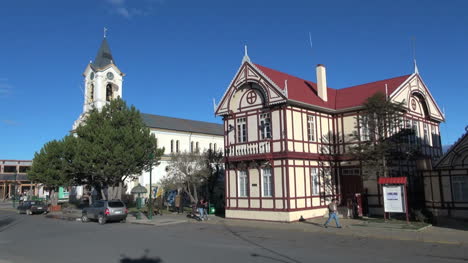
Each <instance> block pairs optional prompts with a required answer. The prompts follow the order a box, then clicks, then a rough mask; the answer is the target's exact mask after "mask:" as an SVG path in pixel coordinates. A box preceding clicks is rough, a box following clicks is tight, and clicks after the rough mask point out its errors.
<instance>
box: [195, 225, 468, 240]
mask: <svg viewBox="0 0 468 263" xmlns="http://www.w3.org/2000/svg"><path fill="white" fill-rule="evenodd" d="M192 223H201V222H196V221H194V222H192ZM203 223H208V224H214V225H225V226H226V227H229V226H240V227H249V228H258V227H256V226H252V225H250V226H249V225H244V224H238V222H235V221H229V220H212V221H210V220H208V221H204V222H203ZM430 227H432V225H428V226H425V227H423V228H421V229H418V230H409V229H398V230H396V229H386V230H387V231H388V230H390V231H392V230H393V231H405V232H407V233H408V232H413V233H420V232H422V231H423V230H426V229H428V228H430ZM262 228H263V229H276V230H278V229H280V230H284V231H298V232H306V233H320V234H334V235H337V236H353V237H360V238H374V239H380V240H396V241H413V242H424V243H432V244H443V245H456V246H468V242H460V241H450V240H433V239H427V238H421V237H415V238H408V237H392V236H387V235H375V234H362V233H359V232H358V231H356V229H353V227H349V226H346V227H344V229H349V230H350V231H353V232H351V233H350V232H341V230H336V229H334V228H329V229H327V230H325V229H321V228H316V229H311V228H307V227H303V228H289V229H285V228H278V227H277V226H274V225H271V226H270V225H266V224H263V225H262Z"/></svg>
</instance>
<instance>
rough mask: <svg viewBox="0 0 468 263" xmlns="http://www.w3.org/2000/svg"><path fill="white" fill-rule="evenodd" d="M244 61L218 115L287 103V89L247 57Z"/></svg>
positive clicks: (221, 103)
mask: <svg viewBox="0 0 468 263" xmlns="http://www.w3.org/2000/svg"><path fill="white" fill-rule="evenodd" d="M242 61H243V63H242V65H241V66H240V68H239V70H238V71H237V73H236V75H235V76H234V78H233V79H232V81H231V83H230V84H229V86H228V88H227V90H226V92H225V93H224V95H223V97H222V98H221V102H220V103H219V105H218V106H217V108H216V110H215V114H216V115H227V114H230V113H233V112H239V111H243V110H251V109H256V108H263V107H267V106H271V105H274V104H278V103H283V102H286V100H287V87H284V88H283V89H281V88H280V87H278V86H277V85H276V84H275V83H274V82H273V81H271V80H270V79H269V78H268V77H267V76H266V75H265V74H264V73H263V72H262V71H261V70H260V69H259V68H258V67H256V66H255V64H253V63H252V62H251V61H250V58H248V56H247V55H245V56H244V59H243V60H242ZM286 85H287V84H286Z"/></svg>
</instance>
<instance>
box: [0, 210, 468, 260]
mask: <svg viewBox="0 0 468 263" xmlns="http://www.w3.org/2000/svg"><path fill="white" fill-rule="evenodd" d="M334 232H335V231H334ZM467 234H468V233H467ZM467 251H468V247H463V246H455V245H441V244H431V243H423V242H416V241H395V240H381V239H379V240H377V239H370V238H357V237H353V236H345V235H339V234H333V233H330V234H320V233H310V232H299V231H286V230H275V229H255V228H249V227H233V226H226V225H222V224H219V225H214V224H206V223H203V222H199V223H198V222H197V223H183V224H176V225H168V226H161V227H155V226H147V225H134V224H123V223H109V224H106V225H99V224H97V223H93V222H90V223H81V222H70V221H63V220H57V219H50V218H45V217H44V216H42V215H34V216H27V215H17V214H15V213H13V212H8V211H5V210H0V263H6V262H18V263H23V262H67V263H68V262H80V263H83V262H89V263H95V262H121V263H130V262H148V263H163V262H164V263H168V262H183V263H198V262H200V263H206V262H226V263H230V262H272V263H274V262H276V263H278V262H283V263H299V262H301V263H306V262H343V263H351V262H392V263H396V262H412V263H416V262H424V263H428V262H446V263H450V262H467V261H468V252H467Z"/></svg>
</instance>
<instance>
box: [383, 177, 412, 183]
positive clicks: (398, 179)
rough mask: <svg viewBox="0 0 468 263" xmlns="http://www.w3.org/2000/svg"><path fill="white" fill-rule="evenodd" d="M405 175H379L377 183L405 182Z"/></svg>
mask: <svg viewBox="0 0 468 263" xmlns="http://www.w3.org/2000/svg"><path fill="white" fill-rule="evenodd" d="M406 179H407V178H406V177H379V184H406V182H407V180H406Z"/></svg>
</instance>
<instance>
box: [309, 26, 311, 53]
mask: <svg viewBox="0 0 468 263" xmlns="http://www.w3.org/2000/svg"><path fill="white" fill-rule="evenodd" d="M309 43H310V49H311V50H312V35H311V34H310V31H309Z"/></svg>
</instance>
